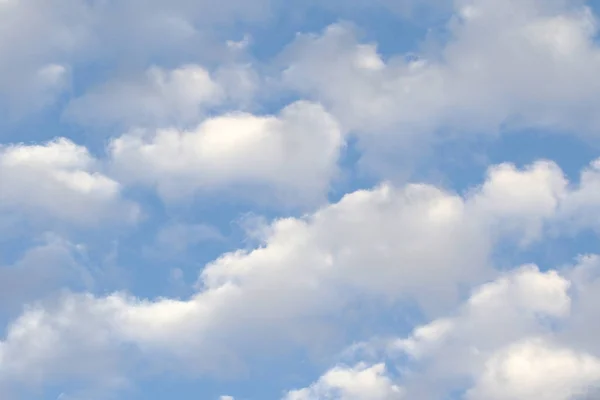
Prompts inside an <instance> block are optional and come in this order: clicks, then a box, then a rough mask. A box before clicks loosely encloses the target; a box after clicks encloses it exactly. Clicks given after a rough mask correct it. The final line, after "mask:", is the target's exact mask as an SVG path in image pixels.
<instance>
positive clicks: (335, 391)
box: [284, 364, 404, 400]
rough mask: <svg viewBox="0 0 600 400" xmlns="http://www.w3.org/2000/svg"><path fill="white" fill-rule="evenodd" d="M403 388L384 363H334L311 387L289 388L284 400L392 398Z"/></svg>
mask: <svg viewBox="0 0 600 400" xmlns="http://www.w3.org/2000/svg"><path fill="white" fill-rule="evenodd" d="M403 398H404V396H403V392H402V389H401V388H400V387H399V386H397V385H395V384H394V383H393V382H392V380H391V379H390V378H389V377H388V376H387V374H386V368H385V365H384V364H375V365H372V366H368V365H365V364H358V365H356V366H354V367H346V366H338V367H335V368H333V369H331V370H329V371H327V373H325V374H324V375H323V376H322V377H320V378H319V380H318V381H317V382H315V383H314V384H312V385H311V386H310V387H307V388H304V389H299V390H293V391H290V392H289V393H288V394H287V395H286V396H285V397H284V399H285V400H313V399H332V400H394V399H403Z"/></svg>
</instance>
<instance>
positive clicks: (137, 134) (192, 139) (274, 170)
mask: <svg viewBox="0 0 600 400" xmlns="http://www.w3.org/2000/svg"><path fill="white" fill-rule="evenodd" d="M343 146H344V137H343V134H342V131H341V130H340V128H339V127H338V124H337V122H336V121H335V120H334V119H333V118H332V117H331V116H330V115H329V114H328V113H327V112H325V111H324V110H323V108H322V107H321V106H319V105H317V104H313V103H307V102H297V103H293V104H291V105H289V106H287V107H285V108H284V109H283V110H281V112H280V113H279V114H278V115H266V116H256V115H252V114H248V113H230V114H225V115H222V116H218V117H214V118H210V119H207V120H205V121H203V122H202V123H201V124H200V125H198V126H197V127H196V128H195V129H192V130H178V129H175V128H167V129H159V130H156V131H155V130H134V131H132V132H130V133H127V134H124V135H122V136H120V137H118V138H116V139H114V140H112V141H111V143H110V147H109V152H110V158H111V162H112V165H113V171H114V173H115V175H116V176H117V177H118V178H119V180H120V181H122V182H124V183H128V184H140V185H145V186H150V187H156V189H157V190H158V192H159V194H160V195H161V196H162V197H163V198H165V199H168V200H176V199H181V198H185V197H189V196H191V195H194V194H197V193H203V192H204V193H210V192H214V191H215V190H219V189H220V190H223V189H227V190H230V191H231V190H234V188H238V189H235V190H234V192H236V193H237V194H244V189H247V188H250V189H254V191H253V194H254V197H255V198H257V199H259V200H260V198H261V197H263V199H262V200H263V201H264V200H268V199H269V198H268V197H266V196H268V195H274V196H271V197H275V198H279V199H281V200H283V201H285V202H291V203H295V204H303V203H305V202H309V203H311V202H312V203H314V202H315V201H316V202H320V201H322V200H323V199H324V197H325V196H326V194H327V192H328V188H329V184H330V181H331V179H332V178H334V177H335V176H336V173H337V160H338V156H339V153H340V151H341V148H342V147H343ZM260 189H267V190H266V193H267V194H265V195H262V196H261V193H260Z"/></svg>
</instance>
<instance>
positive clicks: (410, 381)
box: [291, 256, 600, 400]
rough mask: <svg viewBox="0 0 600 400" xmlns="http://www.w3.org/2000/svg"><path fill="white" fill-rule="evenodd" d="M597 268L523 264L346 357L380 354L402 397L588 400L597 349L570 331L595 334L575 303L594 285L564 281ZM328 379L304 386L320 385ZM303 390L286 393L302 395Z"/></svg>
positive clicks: (597, 381)
mask: <svg viewBox="0 0 600 400" xmlns="http://www.w3.org/2000/svg"><path fill="white" fill-rule="evenodd" d="M596 258H597V257H595V256H594V257H592V259H596ZM599 265H600V264H599V263H598V262H597V261H595V262H591V263H590V258H589V257H587V258H585V259H583V260H582V262H581V263H580V264H578V265H575V266H574V267H568V268H565V269H562V270H560V271H557V270H549V271H545V272H544V271H541V270H540V269H539V268H538V267H537V266H534V265H525V266H522V267H520V268H517V269H515V270H513V271H510V272H508V273H506V274H504V275H502V276H500V277H499V278H497V279H496V280H494V281H491V282H488V283H485V284H483V285H481V286H479V287H476V288H475V289H474V290H473V292H472V294H471V296H470V297H469V298H468V299H467V300H466V301H465V302H464V304H463V305H462V306H460V307H459V308H458V310H457V311H455V312H454V313H453V314H451V315H450V316H448V317H444V318H439V319H436V320H433V321H431V322H429V323H427V324H425V325H422V326H419V327H417V328H415V329H414V330H413V333H412V334H411V335H409V336H408V337H404V338H396V339H387V340H383V341H382V340H373V341H371V342H367V343H363V344H361V345H360V346H356V345H355V346H353V348H352V349H351V350H350V351H349V352H347V353H346V357H348V356H350V357H351V358H365V357H366V358H367V359H369V360H370V361H369V362H373V361H372V360H373V359H378V358H379V357H383V356H385V357H386V359H387V360H388V362H389V363H391V364H392V365H395V367H396V371H397V373H396V374H394V376H393V377H390V380H389V385H394V386H395V387H402V390H403V392H404V395H405V398H423V399H439V398H444V397H445V396H447V395H448V394H449V393H455V394H459V393H460V396H462V397H461V398H465V399H473V400H475V399H477V400H479V399H494V400H509V399H529V398H541V399H548V400H569V399H573V398H587V397H585V396H586V395H588V394H590V393H594V391H595V390H597V388H598V387H599V385H600V357H599V353H598V348H597V347H596V348H595V347H594V346H588V345H582V343H581V342H580V341H579V340H578V338H577V336H576V335H573V333H574V332H575V331H579V333H585V334H590V335H594V334H597V331H594V332H589V331H588V330H587V329H586V328H585V327H584V326H583V325H579V324H578V315H581V313H582V312H584V313H585V315H586V317H587V318H594V316H595V315H596V314H597V313H598V312H599V311H600V309H599V308H598V307H597V304H596V305H592V304H591V303H590V302H589V299H585V298H582V297H580V296H581V295H582V294H584V293H586V292H587V291H589V290H592V288H593V284H590V282H589V281H588V282H586V284H583V285H577V284H576V280H575V279H573V278H569V277H570V276H573V274H576V275H577V274H578V273H579V272H580V271H581V269H582V268H585V269H586V270H588V271H589V269H593V270H594V271H595V273H597V272H598V266H599ZM590 307H592V308H593V309H594V311H593V312H591V313H590V309H589V308H590ZM584 310H585V311H584ZM580 330H581V331H580ZM358 350H360V351H358ZM365 350H368V351H365ZM380 351H381V352H380ZM378 354H379V355H378ZM373 365H380V364H373ZM328 374H330V372H326V373H325V374H324V375H323V376H322V377H321V378H319V379H318V380H317V383H315V384H313V385H311V386H310V387H311V388H312V387H318V386H319V385H322V384H320V382H322V381H325V380H326V377H327V376H328ZM303 390H304V392H302V391H300V392H294V391H292V392H291V393H308V390H309V389H308V388H307V389H303ZM311 393H312V392H311ZM377 393H379V392H378V391H377V390H373V391H372V392H371V393H369V392H367V393H366V394H365V397H364V398H369V394H371V395H372V396H377ZM291 398H295V397H291ZM298 398H303V397H298ZM307 398H311V399H312V398H314V399H324V398H329V397H327V395H324V394H316V395H314V396H313V397H307ZM334 398H337V397H334ZM341 398H344V397H341ZM359 398H363V397H359ZM373 398H376V397H373Z"/></svg>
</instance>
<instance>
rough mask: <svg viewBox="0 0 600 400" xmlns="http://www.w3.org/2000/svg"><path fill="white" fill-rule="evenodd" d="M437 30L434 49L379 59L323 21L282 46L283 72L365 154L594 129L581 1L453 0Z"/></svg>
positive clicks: (590, 52)
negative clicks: (439, 37) (441, 36)
mask: <svg viewBox="0 0 600 400" xmlns="http://www.w3.org/2000/svg"><path fill="white" fill-rule="evenodd" d="M447 31H448V34H449V39H448V40H447V41H446V42H445V43H444V44H443V45H441V47H440V49H439V50H431V49H432V48H435V47H433V46H430V47H428V49H429V50H423V51H422V52H421V54H418V55H416V56H415V55H414V54H407V55H396V56H391V57H387V58H386V59H384V58H383V57H382V56H381V55H380V54H378V52H377V48H376V46H375V45H374V44H371V43H359V42H358V41H357V39H356V34H355V32H354V29H353V28H352V27H350V26H348V25H344V24H336V25H332V26H330V27H328V28H327V29H326V30H325V31H324V32H323V33H322V34H321V35H315V34H305V35H300V36H299V37H298V39H297V40H296V42H295V43H294V44H292V45H291V46H290V47H289V48H288V49H287V50H286V52H285V53H284V55H283V58H284V60H285V62H286V65H287V67H286V69H285V70H284V72H283V79H284V82H286V83H287V85H288V86H289V87H291V88H294V89H296V90H298V91H299V92H301V93H303V94H307V95H309V96H311V97H312V98H315V99H318V100H320V101H322V102H323V103H324V104H325V105H326V106H327V107H328V109H330V110H331V111H332V113H333V114H334V115H335V116H336V117H337V118H338V119H339V120H340V121H341V122H342V124H343V126H344V127H345V128H347V129H349V130H352V131H355V132H357V133H358V134H359V138H360V141H361V142H362V144H363V147H364V148H365V149H366V151H367V155H366V156H367V157H370V159H369V160H370V162H372V163H375V162H377V161H378V157H380V153H382V152H383V153H385V152H386V150H387V149H390V148H392V149H394V150H395V151H398V149H404V152H405V154H407V155H410V154H411V153H414V146H415V145H420V144H424V143H426V144H431V143H432V142H433V143H438V142H439V140H440V139H441V140H452V139H455V138H456V137H457V136H458V135H460V136H461V137H465V136H467V137H472V136H473V135H475V134H482V133H486V134H495V133H497V132H499V131H506V130H512V129H518V128H530V127H535V128H546V129H548V130H550V131H569V132H574V133H577V134H583V135H586V134H587V135H594V133H595V132H596V131H597V129H598V127H599V126H600V121H599V120H598V117H597V116H598V113H597V112H596V109H597V108H598V106H599V105H600V86H599V85H598V84H597V79H595V71H596V70H597V69H598V67H599V65H600V50H599V48H598V46H597V44H596V43H595V39H594V38H595V35H596V31H597V23H596V18H595V16H594V15H593V13H592V12H591V11H590V9H588V8H586V7H583V6H581V5H580V3H579V2H569V1H548V2H544V1H535V0H526V1H479V0H464V1H463V0H461V1H457V2H455V15H454V17H453V18H452V19H451V20H450V22H449V23H448V26H447ZM433 137H435V139H433ZM407 149H410V151H407ZM393 154H395V155H397V153H393Z"/></svg>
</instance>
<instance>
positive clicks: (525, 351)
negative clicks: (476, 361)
mask: <svg viewBox="0 0 600 400" xmlns="http://www.w3.org/2000/svg"><path fill="white" fill-rule="evenodd" d="M599 384H600V358H597V357H593V356H590V355H588V354H586V353H582V352H577V351H574V350H571V349H569V348H564V347H559V346H556V345H553V344H552V343H548V342H547V341H546V340H544V339H540V338H532V339H526V340H523V341H521V342H517V343H515V344H512V345H509V346H507V347H506V348H503V349H500V350H499V351H498V352H496V353H494V354H493V355H492V356H491V357H490V358H489V359H488V360H487V361H486V363H485V366H484V371H483V373H482V376H481V377H480V378H479V379H478V381H477V383H476V385H475V387H474V388H472V389H471V390H469V391H468V392H467V396H466V398H467V399H469V400H471V399H472V400H475V399H481V400H483V399H486V400H509V399H533V398H537V399H544V400H569V399H573V398H579V396H582V395H585V394H587V393H588V392H589V390H590V389H593V388H594V387H595V386H597V385H599Z"/></svg>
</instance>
